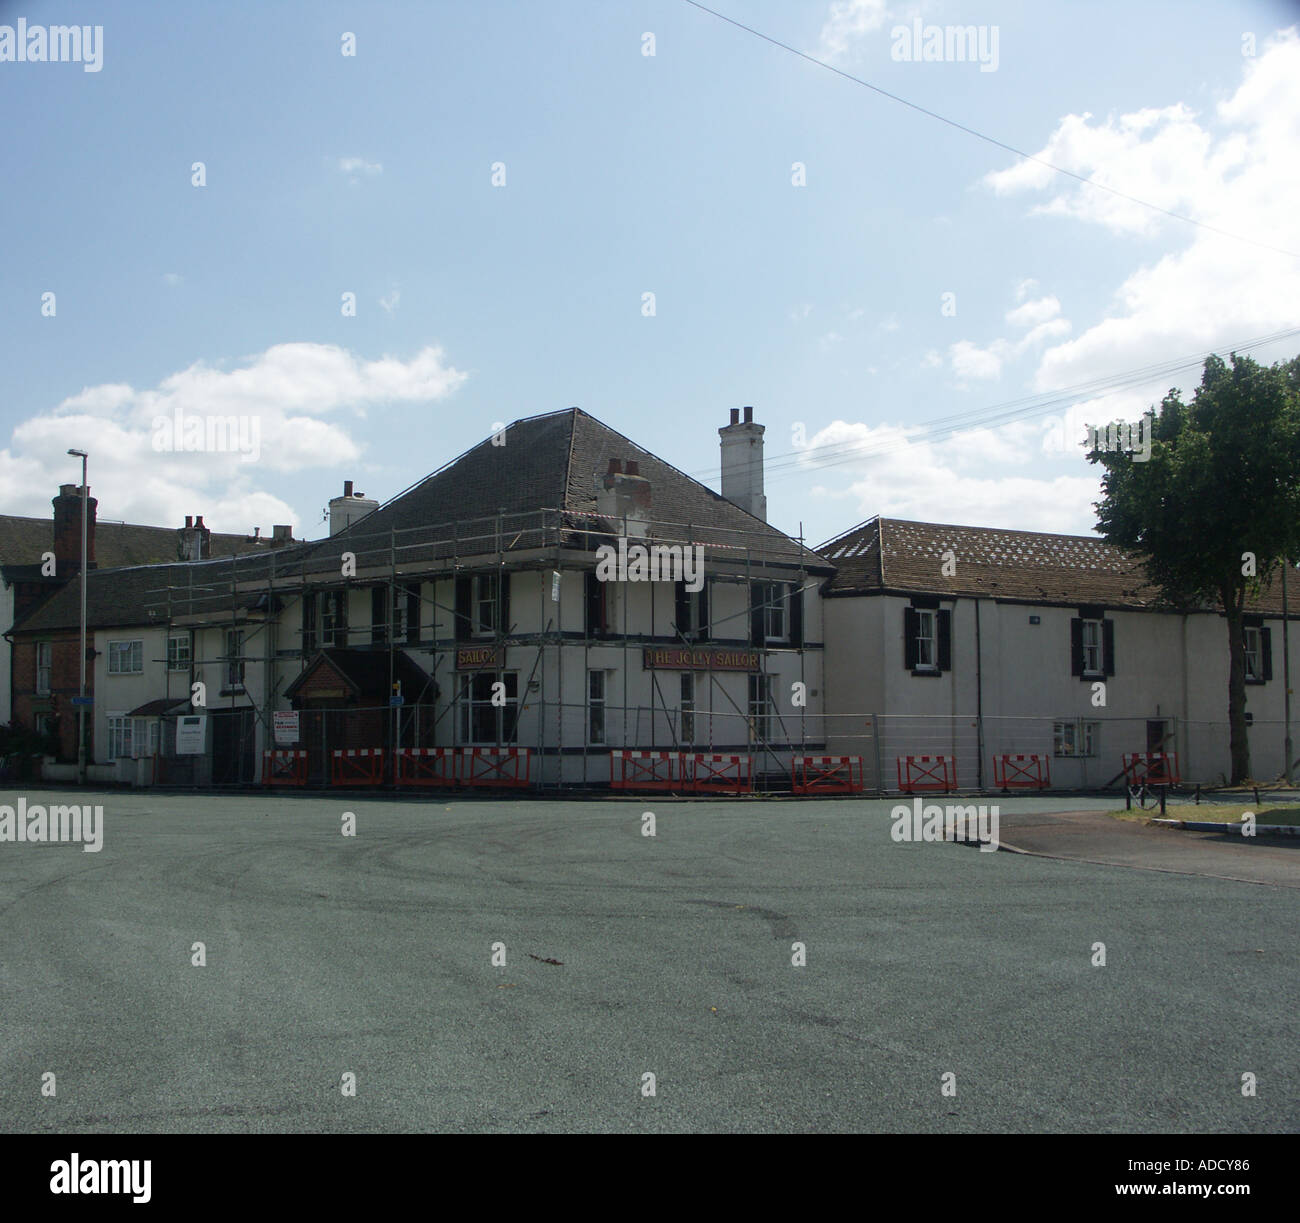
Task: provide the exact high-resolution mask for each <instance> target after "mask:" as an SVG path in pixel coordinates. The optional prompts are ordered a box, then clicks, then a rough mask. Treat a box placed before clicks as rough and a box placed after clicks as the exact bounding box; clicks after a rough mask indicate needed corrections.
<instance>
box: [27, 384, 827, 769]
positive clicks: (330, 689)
mask: <svg viewBox="0 0 1300 1223" xmlns="http://www.w3.org/2000/svg"><path fill="white" fill-rule="evenodd" d="M718 432H719V435H720V438H721V452H722V453H721V459H722V463H721V467H722V473H721V474H722V480H721V487H722V492H721V494H719V493H718V492H715V491H714V490H713V489H711V488H709V487H707V486H706V485H704V484H702V483H700V482H699V481H697V480H694V479H692V478H691V477H690V476H687V475H686V474H684V473H683V472H681V471H678V470H677V469H676V468H674V467H672V466H671V465H670V464H668V463H666V462H664V461H663V460H662V459H660V458H658V457H656V456H655V455H653V454H651V453H650V452H649V451H647V450H645V449H643V448H642V447H641V446H638V445H637V444H636V443H635V442H633V441H631V440H630V439H628V438H626V437H624V436H623V435H622V434H620V433H617V432H615V431H614V430H613V429H611V428H609V427H608V426H606V425H604V424H602V423H601V422H600V421H598V420H596V419H595V418H594V417H592V416H590V415H588V414H587V413H585V412H583V411H581V410H579V409H577V408H571V409H568V410H565V411H561V412H553V413H549V414H546V415H542V416H534V417H530V418H527V419H524V420H519V421H516V422H515V423H513V424H512V425H510V426H509V427H508V428H506V429H505V430H503V431H499V432H498V433H496V434H494V435H493V436H492V437H490V438H488V439H486V440H484V441H483V442H482V443H481V444H479V445H477V446H475V447H473V448H472V449H470V450H468V451H467V452H466V453H464V454H462V455H461V456H460V457H459V458H457V459H455V460H454V461H452V462H450V463H448V464H447V465H446V466H444V467H442V468H440V469H439V470H437V471H435V472H434V473H433V474H432V475H430V476H428V477H426V478H425V479H424V480H422V481H420V482H419V483H418V484H416V485H414V486H413V487H412V488H410V489H409V490H407V491H406V492H404V493H402V494H401V495H399V496H397V497H395V498H394V499H392V500H391V501H389V502H387V503H386V504H383V505H380V504H379V503H378V502H376V501H375V500H373V499H371V498H367V497H364V496H363V495H362V494H360V493H355V492H353V489H352V486H351V482H348V484H346V485H345V487H344V493H343V495H342V496H341V497H336V498H334V499H333V500H332V501H331V502H330V535H329V536H328V538H326V539H323V540H319V541H315V542H309V543H303V544H298V543H295V544H293V545H292V546H290V547H287V548H284V549H281V550H278V551H277V552H275V553H274V554H272V555H253V556H235V557H225V558H221V559H220V560H205V561H201V562H195V563H181V564H168V565H155V566H141V567H137V568H135V569H132V570H129V571H123V570H117V571H97V572H93V573H91V574H90V575H89V582H88V592H89V596H90V603H91V606H92V608H96V609H102V614H97V616H96V617H95V618H94V623H92V631H93V633H94V637H95V650H96V655H95V667H96V671H95V691H96V694H97V696H96V704H95V710H94V719H95V726H94V736H93V741H94V745H95V747H94V759H95V760H96V761H97V762H101V763H102V762H106V761H108V760H110V759H111V754H112V749H111V744H112V742H113V736H114V735H116V736H117V737H118V742H119V744H120V742H121V735H122V727H123V726H124V725H126V727H127V730H128V731H130V732H133V734H134V736H135V737H137V738H139V737H147V738H148V739H149V740H150V741H151V743H153V742H156V744H157V751H158V754H159V755H160V756H161V757H163V759H161V760H160V761H159V762H158V765H159V767H157V768H155V769H154V770H153V771H152V773H151V776H152V777H153V778H154V779H155V780H159V781H167V780H176V781H178V782H182V783H183V782H185V781H187V780H188V781H191V782H194V783H195V784H207V783H214V784H215V783H221V782H226V783H246V782H256V781H258V780H259V779H260V777H261V774H262V768H263V766H264V764H265V753H266V752H268V751H275V750H285V751H296V752H305V753H306V757H305V760H306V763H305V769H306V781H307V783H308V784H324V783H327V782H328V781H329V779H330V769H331V760H332V758H333V756H334V754H335V753H337V752H340V751H342V752H351V753H364V752H366V751H373V750H374V749H383V750H384V752H385V755H386V758H387V759H388V761H389V762H390V763H389V764H388V766H387V767H388V769H389V770H390V772H389V775H388V779H389V780H391V768H392V765H391V758H392V749H393V748H395V747H401V748H508V747H514V748H521V749H522V748H526V749H528V757H529V760H528V766H527V767H528V772H529V781H530V784H531V785H533V786H534V787H540V788H542V789H545V788H547V787H554V786H559V785H568V786H571V785H584V784H589V783H602V782H607V781H608V780H609V778H610V753H611V751H612V750H614V749H622V750H630V751H670V752H687V753H693V752H714V753H737V754H747V755H749V756H751V757H752V758H753V772H754V775H755V776H756V777H757V778H759V779H761V778H762V777H763V776H764V775H765V774H767V775H770V776H772V777H774V778H776V777H778V776H779V777H788V774H789V768H790V763H789V762H790V756H791V753H792V752H796V751H797V752H816V751H818V750H822V749H823V748H824V733H825V732H824V730H823V727H822V719H821V716H820V714H821V702H822V696H821V694H822V691H823V687H824V684H823V665H822V657H823V636H822V616H821V598H820V595H819V588H820V587H821V586H822V585H823V584H824V583H825V582H826V581H827V580H828V579H829V578H830V577H831V576H832V575H833V573H834V568H833V566H832V565H830V564H829V563H828V562H827V561H826V560H824V559H823V558H821V557H819V556H818V555H817V554H816V553H814V552H813V551H811V550H810V549H808V548H806V547H804V546H803V545H802V543H801V542H799V541H797V540H795V539H794V538H792V537H790V536H788V535H786V534H784V533H783V532H781V531H779V530H777V529H776V528H775V527H772V526H770V525H769V524H768V523H767V522H766V520H765V515H766V499H765V497H764V495H763V458H762V455H763V426H762V425H759V424H757V423H755V422H754V420H753V415H752V409H750V408H746V409H744V417H743V419H742V418H741V412H740V410H739V409H732V411H731V420H730V422H729V423H728V424H727V425H725V426H723V427H722V428H720V429H719V431H718ZM620 541H626V542H627V543H629V544H631V543H637V544H641V545H645V546H646V547H649V548H653V547H654V546H656V545H660V546H663V547H664V548H666V549H672V548H681V549H682V551H683V552H685V550H686V549H687V548H692V549H702V556H703V569H704V581H703V583H700V582H698V581H692V582H687V581H681V580H679V581H670V580H645V581H642V580H623V581H619V580H610V581H602V580H600V579H599V578H598V576H597V567H598V556H597V550H598V549H600V548H601V547H602V546H605V547H606V548H608V546H610V545H612V546H614V547H619V545H620ZM692 555H693V556H698V555H700V553H699V552H698V551H695V552H693V553H692ZM658 576H660V577H661V579H662V574H661V575H658ZM690 586H697V587H698V589H696V590H691V589H689V587H690ZM97 587H99V589H98V590H97V589H96V588H97ZM78 598H79V593H78V589H77V583H72V584H70V585H69V587H68V588H67V589H66V590H64V591H61V592H60V593H59V594H58V595H56V596H54V597H53V598H52V599H50V600H49V601H48V602H47V603H46V604H44V605H43V606H42V607H41V608H40V609H38V615H37V618H36V619H34V620H33V622H32V624H30V625H27V624H24V625H21V626H19V628H20V629H33V630H35V631H37V632H40V631H49V630H50V629H52V628H54V627H55V626H57V625H62V626H63V627H66V625H65V624H63V622H64V621H68V622H69V623H75V621H76V616H77V600H78ZM69 618H70V619H69ZM110 660H113V667H112V670H111V672H110V666H109V663H110ZM124 668H126V669H128V670H129V671H130V673H131V678H130V679H127V678H125V676H124V673H123V672H124ZM196 679H200V680H204V681H205V684H206V690H207V706H206V708H205V709H192V710H190V711H189V712H190V713H191V714H192V715H193V714H206V715H207V716H208V721H209V723H210V724H211V727H210V729H209V731H208V733H207V736H206V744H205V752H206V756H207V758H206V759H205V760H198V761H183V760H179V759H172V760H169V759H166V757H167V756H168V754H169V752H168V744H169V743H172V744H174V742H175V733H174V730H173V731H172V733H171V734H170V736H169V733H168V730H167V728H166V726H163V727H162V729H161V731H159V732H154V731H150V730H149V729H148V728H147V727H145V726H139V727H135V726H132V725H130V724H131V723H132V722H133V721H134V720H135V719H133V714H134V713H135V712H136V711H137V710H143V709H145V708H148V709H149V710H150V714H151V716H155V717H159V718H161V717H163V711H165V712H166V714H167V715H169V716H175V715H177V714H178V713H179V712H181V711H180V710H177V709H176V701H177V699H178V698H179V699H180V700H182V701H183V700H184V698H185V696H186V694H187V693H188V692H189V691H190V685H191V684H192V682H193V681H194V680H196ZM110 709H111V710H112V711H113V713H114V715H115V716H116V718H117V721H116V723H115V724H114V725H113V726H110V725H109V724H108V723H107V721H106V719H107V715H108V711H109V710H110ZM287 711H296V712H297V714H298V716H297V717H296V718H288V719H286V718H285V717H284V716H283V715H284V713H285V712H287ZM277 713H280V714H281V717H280V718H278V719H277V718H276V717H275V714H277ZM277 726H278V728H279V732H280V733H279V734H277V733H276V727H277ZM286 727H289V728H290V730H289V732H288V735H287V736H286V734H285V728H286ZM287 738H288V739H292V740H293V741H286V739H287ZM218 757H219V758H218ZM169 769H170V772H169ZM134 780H136V781H137V784H139V783H140V779H139V777H136V778H134Z"/></svg>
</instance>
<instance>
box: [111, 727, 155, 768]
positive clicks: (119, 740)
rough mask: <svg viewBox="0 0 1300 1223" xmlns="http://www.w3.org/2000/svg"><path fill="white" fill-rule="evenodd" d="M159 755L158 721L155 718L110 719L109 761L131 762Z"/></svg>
mask: <svg viewBox="0 0 1300 1223" xmlns="http://www.w3.org/2000/svg"><path fill="white" fill-rule="evenodd" d="M157 754H158V721H157V719H155V718H121V717H118V718H109V719H108V758H109V760H130V759H133V758H134V757H136V756H156V755H157Z"/></svg>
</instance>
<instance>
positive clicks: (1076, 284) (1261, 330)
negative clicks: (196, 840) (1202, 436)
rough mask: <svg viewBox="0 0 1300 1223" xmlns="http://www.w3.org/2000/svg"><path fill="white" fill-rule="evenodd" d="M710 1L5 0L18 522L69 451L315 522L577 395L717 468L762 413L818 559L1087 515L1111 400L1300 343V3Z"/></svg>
mask: <svg viewBox="0 0 1300 1223" xmlns="http://www.w3.org/2000/svg"><path fill="white" fill-rule="evenodd" d="M708 7H709V8H712V9H714V10H715V11H716V12H717V13H720V14H723V15H724V16H725V17H729V18H731V19H732V21H733V22H739V23H741V24H743V25H744V26H748V27H750V29H751V30H752V31H756V32H757V33H753V32H750V31H747V30H744V29H741V28H738V26H737V25H735V24H732V23H731V22H728V21H725V20H722V19H721V18H720V17H718V16H715V15H712V14H710V13H708V12H705V11H702V9H701V8H700V7H698V6H696V5H693V4H691V3H689V2H688V0H423V2H420V3H415V2H410V3H396V2H394V3H382V2H374V0H366V2H365V3H358V2H357V0H351V2H349V3H333V2H331V0H312V2H310V3H307V2H298V0H263V2H259V3H256V4H246V3H239V2H238V0H235V2H232V3H223V4H220V5H218V4H215V3H192V2H187V0H175V2H172V3H168V4H167V5H158V4H153V3H140V2H133V0H121V2H118V3H113V4H91V3H81V2H79V0H54V2H52V3H42V2H39V0H29V2H28V3H11V2H9V0H0V120H2V121H3V130H4V138H3V141H2V142H0V184H3V187H2V188H0V233H2V234H3V243H4V254H3V258H2V259H0V324H2V325H0V371H3V373H2V375H0V376H2V377H3V395H0V513H8V514H23V515H31V516H38V517H48V516H49V514H50V513H51V507H50V498H51V497H53V496H54V495H55V493H56V492H57V490H58V486H59V485H60V484H63V483H75V482H76V481H77V479H78V478H79V474H80V464H79V460H75V459H73V458H71V457H69V456H68V455H67V454H66V451H67V449H68V448H69V447H75V448H79V449H84V450H86V451H88V452H89V455H90V459H89V465H90V466H89V470H90V484H91V488H92V492H93V494H94V495H95V496H96V497H97V498H98V499H99V517H100V520H101V521H103V520H120V521H127V522H140V523H152V524H158V525H175V526H179V525H180V523H181V521H182V520H183V518H184V517H185V516H186V515H187V514H202V515H203V516H204V520H205V522H206V523H207V524H208V525H209V526H211V527H212V528H213V529H214V530H219V531H227V532H245V533H249V534H251V533H252V532H253V530H254V528H257V527H260V529H261V530H262V532H263V533H264V534H269V533H270V530H271V527H272V525H273V524H276V523H289V524H292V525H293V527H294V533H295V535H296V536H297V537H300V538H302V537H306V538H318V537H320V536H322V535H324V534H326V533H327V532H328V528H327V527H326V526H324V525H322V516H323V512H324V508H325V506H326V505H327V503H328V500H329V498H330V497H331V496H336V495H337V494H338V493H340V492H341V491H342V484H343V481H344V480H345V479H351V480H353V481H354V483H355V486H356V488H357V489H358V490H359V491H363V492H365V493H366V494H368V495H371V496H374V497H376V498H377V499H378V500H380V501H385V500H387V499H388V498H390V497H392V496H394V495H396V494H398V493H400V492H401V491H402V490H403V489H405V488H407V487H409V486H410V485H412V484H413V483H415V482H416V481H418V480H419V479H421V478H422V477H423V476H425V475H426V474H428V473H429V472H431V471H434V470H436V469H437V468H439V467H441V466H442V465H443V464H445V463H446V462H448V461H449V460H451V459H453V458H454V457H455V456H456V455H458V454H460V453H462V452H463V451H465V450H467V449H468V448H470V447H471V446H474V445H476V444H478V443H479V442H481V441H482V440H484V439H485V438H487V437H488V436H489V435H491V434H492V433H493V431H494V430H495V429H497V428H499V426H500V424H501V423H503V422H510V421H513V420H516V419H520V418H523V417H527V416H534V415H538V414H541V413H546V412H553V411H558V410H562V409H565V408H569V407H573V406H576V407H580V408H582V409H584V410H585V411H587V412H589V413H591V414H592V415H594V416H596V417H597V418H599V419H600V420H602V421H604V422H605V423H606V424H608V425H610V426H611V427H612V428H614V429H617V430H619V431H620V432H622V433H624V434H626V435H627V436H628V437H630V438H632V439H633V440H634V441H636V442H637V443H638V444H640V445H642V446H644V447H646V448H647V449H648V450H650V451H652V452H654V453H656V454H658V455H660V456H661V457H663V458H664V459H666V460H667V461H669V462H671V463H673V464H674V465H676V466H677V467H679V468H681V469H682V470H683V471H686V472H688V473H690V474H691V475H694V476H696V477H697V478H699V479H702V480H703V481H704V482H705V483H708V484H710V485H712V486H713V487H715V488H717V487H718V486H719V479H718V467H719V458H718V435H717V429H718V427H719V426H721V425H724V424H726V423H727V419H728V410H729V409H730V408H732V407H741V406H744V405H752V406H753V407H754V415H755V419H756V420H758V421H759V422H760V423H762V424H764V425H765V426H766V437H765V444H766V456H767V473H766V476H767V478H766V491H767V498H768V519H769V521H771V522H772V523H773V524H774V525H776V526H778V527H779V528H781V529H782V530H785V531H787V532H789V533H790V534H792V535H797V534H800V533H802V535H803V537H804V538H805V539H806V540H807V541H808V542H809V543H810V544H812V545H816V544H818V543H821V542H823V541H825V540H828V539H830V538H831V537H833V536H835V535H837V534H839V533H841V532H843V531H845V530H847V529H849V528H850V527H852V526H853V525H854V524H856V523H858V522H861V521H863V520H865V519H867V518H870V517H872V516H874V515H876V514H882V515H885V516H889V517H897V518H911V519H919V520H924V521H930V522H944V523H959V524H965V525H974V526H995V527H1004V528H1014V529H1025V530H1042V531H1056V532H1066V533H1073V534H1089V533H1091V532H1092V530H1093V527H1094V524H1095V521H1096V517H1095V512H1094V509H1093V503H1094V502H1095V501H1096V500H1097V498H1098V496H1099V479H1098V477H1099V473H1100V469H1099V468H1098V467H1095V466H1093V465H1091V464H1089V463H1088V462H1087V461H1086V458H1085V457H1084V450H1083V448H1082V445H1081V442H1082V439H1083V437H1084V430H1085V425H1086V424H1089V423H1097V422H1104V421H1108V420H1113V419H1116V418H1122V419H1127V420H1136V419H1138V417H1139V416H1140V415H1141V414H1142V412H1144V411H1145V410H1146V409H1147V408H1148V407H1149V406H1151V405H1152V404H1155V403H1158V402H1159V401H1160V399H1161V398H1162V397H1163V395H1164V394H1165V392H1166V391H1167V390H1169V389H1170V388H1171V387H1177V388H1180V389H1181V390H1182V391H1183V392H1184V393H1185V394H1187V395H1190V394H1191V392H1192V391H1193V390H1194V388H1195V386H1196V383H1197V382H1198V380H1199V367H1200V364H1201V361H1202V358H1203V356H1204V354H1206V353H1208V352H1219V353H1223V354H1226V353H1227V352H1229V351H1231V350H1234V349H1235V350H1238V351H1249V352H1250V353H1251V355H1253V356H1255V357H1257V358H1258V359H1260V360H1262V361H1266V362H1273V361H1278V360H1284V359H1288V358H1290V357H1292V356H1294V355H1296V354H1297V353H1300V334H1295V335H1281V336H1280V338H1276V339H1273V340H1271V341H1269V342H1267V343H1258V341H1260V340H1261V339H1263V338H1265V337H1271V336H1272V337H1277V336H1279V333H1285V332H1289V331H1295V330H1296V329H1297V328H1300V207H1297V206H1296V200H1297V199H1300V158H1297V156H1296V153H1297V150H1300V4H1297V3H1294V2H1292V0H1255V2H1249V3H1248V2H1244V0H1243V2H1240V3H1233V2H1229V0H1215V2H1213V3H1211V2H1205V0H1176V2H1173V3H1163V2H1157V0H1142V2H1139V3H1136V4H1135V3H1133V2H1132V0H1121V2H1118V3H1111V2H1109V0H1091V2H1090V3H1088V4H1087V5H1081V4H1068V3H1059V2H1057V0H1027V2H1024V3H1016V2H1010V0H1008V2H1003V3H994V2H989V0H985V2H981V3H973V2H966V0H961V2H957V0H953V2H951V3H949V2H944V0H922V2H921V3H897V4H895V3H892V2H890V0H710V3H709V4H708ZM20 19H22V20H23V21H25V23H26V31H27V37H28V39H29V40H30V39H31V37H32V34H31V31H32V28H33V27H45V28H48V27H51V26H71V25H77V26H89V27H92V37H90V38H88V39H87V40H86V42H85V45H84V47H83V48H82V49H81V52H82V58H81V62H74V61H71V60H69V59H67V58H65V59H64V60H63V61H62V62H50V58H49V56H47V57H46V59H45V60H44V61H40V60H37V61H36V62H33V61H32V59H30V58H23V59H22V60H19V59H18V58H17V56H18V52H17V49H16V48H17V46H18V45H19V42H20V40H19V38H18V34H19V30H20V27H19V21H20ZM94 27H100V32H99V33H98V34H97V35H96V34H94V33H93V30H94ZM967 27H974V33H975V35H976V38H975V40H974V41H973V42H972V43H971V44H970V51H971V54H969V55H967V54H965V46H966V44H965V43H964V40H963V38H961V37H957V38H955V39H952V40H948V38H947V31H948V30H949V29H952V30H953V31H960V30H964V29H965V28H967ZM6 29H8V30H9V31H11V33H10V34H9V36H8V41H6ZM918 29H919V30H920V34H921V37H920V39H919V40H915V39H914V33H915V31H917V30H918ZM760 34H761V35H765V36H766V38H764V37H759V35H760ZM769 40H775V41H769ZM42 41H44V40H43V39H42ZM914 41H915V42H916V46H915V47H914V46H913V45H912V44H913V42H914ZM775 43H784V44H786V47H784V48H783V47H780V46H777V45H775ZM32 45H33V44H31V42H30V41H29V42H28V43H26V44H24V56H25V53H26V49H27V48H28V47H31V46H32ZM927 48H928V49H929V51H930V52H931V53H932V57H931V58H926V50H927ZM64 49H65V50H66V51H68V52H69V53H70V52H71V47H70V45H69V46H65V48H64ZM92 52H93V54H92ZM800 52H801V53H803V54H802V55H801V54H798V53H800ZM36 54H39V52H36V51H33V55H36ZM805 56H806V57H810V58H805ZM813 60H817V61H821V62H820V63H815V62H812V61H813ZM88 69H89V70H88ZM849 78H857V79H856V80H853V79H849ZM872 86H874V88H872ZM880 91H885V93H887V94H892V95H895V97H896V98H897V99H903V100H905V101H898V100H894V99H891V98H890V97H887V96H885V93H882V92H880ZM905 103H911V104H912V105H911V106H908V105H906V104H905ZM916 108H922V109H916ZM923 111H929V112H932V113H931V114H926V113H923ZM936 116H938V117H936ZM945 120H948V121H949V122H945ZM958 125H960V126H958ZM962 128H965V129H969V130H962ZM1012 150H1018V151H1019V153H1022V154H1028V155H1030V157H1032V158H1034V159H1035V160H1027V159H1026V158H1024V157H1021V156H1018V155H1017V153H1016V152H1013V151H1012ZM1043 163H1050V165H1051V166H1054V167H1056V169H1052V168H1049V166H1048V165H1045V164H1043ZM1061 171H1066V172H1068V173H1062V172H1061ZM1072 176H1073V177H1072ZM1085 179H1086V180H1091V183H1093V184H1102V185H1104V186H1105V187H1109V188H1111V189H1112V190H1111V191H1106V190H1103V189H1101V187H1098V186H1096V185H1090V183H1088V182H1083V181H1081V180H1085ZM1116 193H1122V194H1116ZM1125 197H1134V198H1132V199H1130V198H1125ZM1135 200H1138V201H1142V203H1137V202H1134V201H1135ZM1171 213H1172V214H1177V215H1176V216H1171V215H1168V214H1171ZM346 295H352V297H351V301H349V298H348V297H347V296H346ZM650 295H652V296H650ZM217 417H222V418H229V417H233V418H236V419H237V420H238V421H239V422H240V426H241V427H240V429H238V430H236V431H235V432H233V433H231V434H230V436H228V437H226V438H222V437H221V436H219V435H212V436H208V435H207V434H206V432H204V431H203V423H202V422H205V421H206V420H207V419H209V418H214V419H215V418H217ZM193 420H198V421H199V422H200V425H199V429H200V433H201V434H202V436H196V435H195V434H194V433H193V432H192V430H193V429H194V426H193V425H189V424H187V422H189V421H193ZM178 426H179V427H178Z"/></svg>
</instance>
